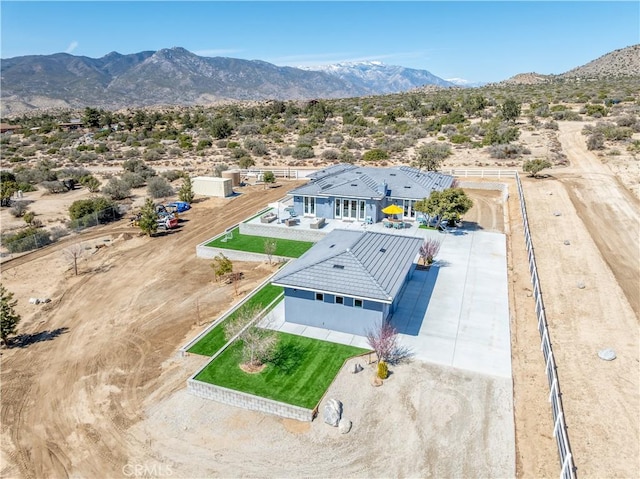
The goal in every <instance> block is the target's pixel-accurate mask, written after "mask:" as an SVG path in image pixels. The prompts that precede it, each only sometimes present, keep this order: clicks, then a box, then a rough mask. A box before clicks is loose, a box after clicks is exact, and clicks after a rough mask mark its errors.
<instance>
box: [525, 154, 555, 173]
mask: <svg viewBox="0 0 640 479" xmlns="http://www.w3.org/2000/svg"><path fill="white" fill-rule="evenodd" d="M545 168H551V162H550V161H549V160H542V159H540V158H536V159H535V160H527V161H525V162H524V163H523V164H522V170H523V171H526V172H527V173H529V176H531V177H532V178H535V177H537V176H538V173H540V172H541V171H542V170H544V169H545Z"/></svg>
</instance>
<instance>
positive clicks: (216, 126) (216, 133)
mask: <svg viewBox="0 0 640 479" xmlns="http://www.w3.org/2000/svg"><path fill="white" fill-rule="evenodd" d="M210 131H211V136H213V137H214V138H216V139H218V140H222V139H224V138H228V137H230V136H231V133H232V132H233V128H232V127H231V125H230V124H229V122H228V121H227V120H225V119H224V118H216V119H215V120H213V121H212V122H211V128H210Z"/></svg>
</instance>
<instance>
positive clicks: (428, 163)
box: [416, 142, 451, 171]
mask: <svg viewBox="0 0 640 479" xmlns="http://www.w3.org/2000/svg"><path fill="white" fill-rule="evenodd" d="M450 155H451V147H450V146H449V145H447V144H446V143H435V142H432V143H427V144H426V145H422V146H420V147H419V148H418V149H417V150H416V162H417V163H418V167H419V168H420V169H422V170H427V171H437V170H438V169H439V168H440V165H442V161H443V160H444V159H445V158H447V157H448V156H450Z"/></svg>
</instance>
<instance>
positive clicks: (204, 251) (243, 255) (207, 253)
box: [196, 240, 289, 263]
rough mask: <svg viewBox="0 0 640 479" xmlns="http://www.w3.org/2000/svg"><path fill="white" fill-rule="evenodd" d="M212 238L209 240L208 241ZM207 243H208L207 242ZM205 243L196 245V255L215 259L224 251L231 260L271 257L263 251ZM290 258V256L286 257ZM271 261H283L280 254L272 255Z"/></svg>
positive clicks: (259, 259) (257, 259) (253, 259)
mask: <svg viewBox="0 0 640 479" xmlns="http://www.w3.org/2000/svg"><path fill="white" fill-rule="evenodd" d="M209 241H211V240H207V243H208V242H209ZM205 244H206V243H205ZM205 244H199V245H198V246H196V256H197V257H198V258H204V259H213V258H215V257H216V256H217V255H218V254H219V253H222V254H223V255H225V256H226V257H227V258H229V259H230V260H231V261H256V262H261V261H268V260H269V258H268V257H267V255H266V254H261V253H249V252H247V251H237V250H234V249H226V248H212V247H211V246H205ZM286 259H289V258H286ZM271 261H272V262H273V263H277V262H279V261H283V259H282V258H281V257H280V256H272V257H271Z"/></svg>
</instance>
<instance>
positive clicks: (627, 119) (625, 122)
mask: <svg viewBox="0 0 640 479" xmlns="http://www.w3.org/2000/svg"><path fill="white" fill-rule="evenodd" d="M636 122H637V119H636V117H635V116H633V115H625V116H621V117H619V118H617V119H616V124H617V125H618V126H626V127H629V128H633V127H634V126H635V124H636Z"/></svg>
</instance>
